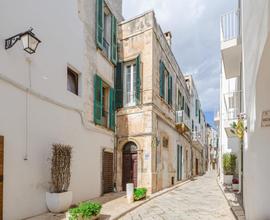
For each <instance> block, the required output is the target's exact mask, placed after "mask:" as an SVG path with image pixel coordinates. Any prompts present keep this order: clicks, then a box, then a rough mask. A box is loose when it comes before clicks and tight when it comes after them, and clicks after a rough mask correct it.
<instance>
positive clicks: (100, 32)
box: [96, 0, 104, 49]
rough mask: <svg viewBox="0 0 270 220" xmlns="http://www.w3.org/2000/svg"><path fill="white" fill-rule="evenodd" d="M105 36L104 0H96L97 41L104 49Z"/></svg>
mask: <svg viewBox="0 0 270 220" xmlns="http://www.w3.org/2000/svg"><path fill="white" fill-rule="evenodd" d="M103 36H104V0H96V42H97V46H98V47H99V48H100V49H103Z"/></svg>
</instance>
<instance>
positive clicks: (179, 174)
mask: <svg viewBox="0 0 270 220" xmlns="http://www.w3.org/2000/svg"><path fill="white" fill-rule="evenodd" d="M177 180H178V181H180V180H182V146H180V145H177Z"/></svg>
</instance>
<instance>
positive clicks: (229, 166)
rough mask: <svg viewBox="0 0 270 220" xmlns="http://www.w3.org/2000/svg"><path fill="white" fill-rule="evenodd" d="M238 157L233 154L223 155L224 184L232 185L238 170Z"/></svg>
mask: <svg viewBox="0 0 270 220" xmlns="http://www.w3.org/2000/svg"><path fill="white" fill-rule="evenodd" d="M236 158H237V157H236V156H235V155H234V154H231V153H226V154H223V172H224V184H227V185H231V184H232V179H233V175H234V173H235V168H236Z"/></svg>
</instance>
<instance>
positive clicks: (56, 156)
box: [46, 144, 72, 213]
mask: <svg viewBox="0 0 270 220" xmlns="http://www.w3.org/2000/svg"><path fill="white" fill-rule="evenodd" d="M71 153H72V147H71V146H69V145H63V144H53V146H52V158H51V160H50V162H51V187H50V192H46V202H47V207H48V209H49V210H50V211H51V212H53V213H59V212H64V211H66V210H68V208H69V207H70V205H71V203H72V192H71V191H68V187H69V184H70V176H71V172H70V164H71Z"/></svg>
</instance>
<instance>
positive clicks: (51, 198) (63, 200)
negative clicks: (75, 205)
mask: <svg viewBox="0 0 270 220" xmlns="http://www.w3.org/2000/svg"><path fill="white" fill-rule="evenodd" d="M46 203H47V207H48V209H49V210H50V212H52V213H60V212H65V211H67V210H68V209H69V207H70V206H71V203H72V192H71V191H68V192H62V193H49V192H46Z"/></svg>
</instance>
